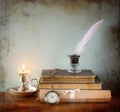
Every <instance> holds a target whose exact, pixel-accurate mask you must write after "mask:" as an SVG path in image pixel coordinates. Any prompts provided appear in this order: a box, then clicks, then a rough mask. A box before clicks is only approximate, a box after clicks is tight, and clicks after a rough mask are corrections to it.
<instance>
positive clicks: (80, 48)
mask: <svg viewBox="0 0 120 112" xmlns="http://www.w3.org/2000/svg"><path fill="white" fill-rule="evenodd" d="M103 22H104V20H103V19H101V20H100V21H98V22H97V23H95V24H93V25H92V26H91V27H90V28H89V30H88V31H87V33H86V34H85V35H84V37H83V38H82V40H81V41H80V42H79V43H78V45H77V47H76V49H75V54H77V55H81V52H82V51H83V49H84V47H85V45H86V44H87V42H88V41H89V40H90V39H91V38H92V37H93V35H94V34H95V33H96V32H97V31H98V29H99V28H100V27H101V25H102V24H103Z"/></svg>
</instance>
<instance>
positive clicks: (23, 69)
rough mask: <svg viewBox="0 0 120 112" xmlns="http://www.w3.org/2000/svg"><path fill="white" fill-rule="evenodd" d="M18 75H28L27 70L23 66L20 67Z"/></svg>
mask: <svg viewBox="0 0 120 112" xmlns="http://www.w3.org/2000/svg"><path fill="white" fill-rule="evenodd" d="M18 73H19V74H20V75H27V74H28V70H27V69H26V66H25V65H24V64H23V65H22V67H21V68H20V69H19V70H18Z"/></svg>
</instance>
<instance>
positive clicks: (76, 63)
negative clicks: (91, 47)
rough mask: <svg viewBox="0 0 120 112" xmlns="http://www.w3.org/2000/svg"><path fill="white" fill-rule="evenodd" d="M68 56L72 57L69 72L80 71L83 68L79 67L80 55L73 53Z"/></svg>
mask: <svg viewBox="0 0 120 112" xmlns="http://www.w3.org/2000/svg"><path fill="white" fill-rule="evenodd" d="M68 57H69V58H70V66H71V68H70V69H68V72H71V73H80V72H81V70H80V69H79V68H78V67H79V58H80V55H76V54H73V55H68Z"/></svg>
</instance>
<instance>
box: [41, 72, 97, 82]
mask: <svg viewBox="0 0 120 112" xmlns="http://www.w3.org/2000/svg"><path fill="white" fill-rule="evenodd" d="M53 71H54V70H43V71H42V73H41V82H44V81H46V82H50V81H51V80H52V78H54V81H55V82H63V81H64V82H81V83H92V82H94V81H95V77H96V75H94V73H93V72H92V71H91V70H82V71H81V72H80V73H69V72H68V71H67V70H59V71H58V73H56V74H54V75H52V73H53Z"/></svg>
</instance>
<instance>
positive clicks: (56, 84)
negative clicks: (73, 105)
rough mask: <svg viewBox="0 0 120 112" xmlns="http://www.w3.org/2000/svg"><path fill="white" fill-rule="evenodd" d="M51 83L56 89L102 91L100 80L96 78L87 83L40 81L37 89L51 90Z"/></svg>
mask: <svg viewBox="0 0 120 112" xmlns="http://www.w3.org/2000/svg"><path fill="white" fill-rule="evenodd" d="M52 83H53V87H54V88H57V89H61V88H62V89H76V88H79V89H102V82H101V80H100V79H99V78H98V77H97V76H96V78H95V81H94V82H92V83H91V82H87V83H85V82H84V83H83V82H82V81H78V80H77V81H64V80H63V81H55V80H53V82H52V80H49V81H43V80H41V79H40V82H39V88H51V87H52Z"/></svg>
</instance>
